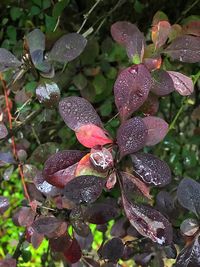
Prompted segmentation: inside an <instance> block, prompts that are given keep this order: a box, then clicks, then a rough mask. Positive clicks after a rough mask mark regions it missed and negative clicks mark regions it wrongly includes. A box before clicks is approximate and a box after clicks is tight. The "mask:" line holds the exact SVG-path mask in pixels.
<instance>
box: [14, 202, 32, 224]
mask: <svg viewBox="0 0 200 267" xmlns="http://www.w3.org/2000/svg"><path fill="white" fill-rule="evenodd" d="M35 216H36V213H35V212H34V211H33V210H32V209H31V208H29V207H21V208H19V209H18V210H17V211H16V212H15V214H14V215H13V222H14V223H15V224H16V225H19V226H25V227H27V226H31V225H32V223H33V221H34V218H35Z"/></svg>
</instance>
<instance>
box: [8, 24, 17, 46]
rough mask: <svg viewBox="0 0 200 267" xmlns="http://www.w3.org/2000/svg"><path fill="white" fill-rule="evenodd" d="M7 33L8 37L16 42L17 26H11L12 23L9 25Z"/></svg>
mask: <svg viewBox="0 0 200 267" xmlns="http://www.w3.org/2000/svg"><path fill="white" fill-rule="evenodd" d="M6 33H7V36H8V38H9V39H10V40H11V41H12V42H14V43H15V42H16V38H17V31H16V28H15V27H14V26H11V25H9V26H8V27H7V31H6Z"/></svg>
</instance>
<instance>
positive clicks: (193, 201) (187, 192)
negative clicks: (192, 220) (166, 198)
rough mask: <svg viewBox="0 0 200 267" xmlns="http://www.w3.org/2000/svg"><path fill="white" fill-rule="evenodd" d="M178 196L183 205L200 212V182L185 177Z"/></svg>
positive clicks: (179, 187)
mask: <svg viewBox="0 0 200 267" xmlns="http://www.w3.org/2000/svg"><path fill="white" fill-rule="evenodd" d="M177 198H178V201H179V203H180V204H181V206H183V207H184V208H186V209H188V210H189V211H192V212H194V213H195V214H197V216H198V214H200V201H199V200H200V184H199V183H198V182H196V181H195V180H193V179H190V178H184V179H183V180H182V181H181V182H180V184H179V186H178V190H177Z"/></svg>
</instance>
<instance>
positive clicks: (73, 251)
mask: <svg viewBox="0 0 200 267" xmlns="http://www.w3.org/2000/svg"><path fill="white" fill-rule="evenodd" d="M63 254H64V256H65V258H66V259H67V260H68V261H69V262H70V263H76V262H78V261H79V260H80V258H81V255H82V253H81V248H80V245H79V243H78V241H77V240H76V239H75V238H74V239H73V240H72V244H71V246H70V247H69V248H67V249H65V250H64V252H63Z"/></svg>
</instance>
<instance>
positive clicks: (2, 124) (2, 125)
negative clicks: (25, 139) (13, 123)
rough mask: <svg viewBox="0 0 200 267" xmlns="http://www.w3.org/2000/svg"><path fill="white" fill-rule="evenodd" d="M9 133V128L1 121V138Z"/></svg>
mask: <svg viewBox="0 0 200 267" xmlns="http://www.w3.org/2000/svg"><path fill="white" fill-rule="evenodd" d="M7 135H8V130H7V128H6V126H5V124H4V123H2V122H0V139H3V138H5V137H6V136H7Z"/></svg>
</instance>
